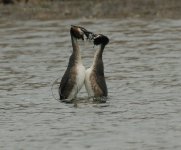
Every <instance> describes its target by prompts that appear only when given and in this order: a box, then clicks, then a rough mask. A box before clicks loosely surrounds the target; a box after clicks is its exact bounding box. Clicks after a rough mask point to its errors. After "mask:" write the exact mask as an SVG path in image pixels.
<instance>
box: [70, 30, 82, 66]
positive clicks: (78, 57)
mask: <svg viewBox="0 0 181 150" xmlns="http://www.w3.org/2000/svg"><path fill="white" fill-rule="evenodd" d="M71 40H72V48H73V53H72V56H71V57H72V59H74V62H75V63H81V54H80V48H79V44H78V41H77V39H76V38H75V37H74V36H73V35H72V34H71Z"/></svg>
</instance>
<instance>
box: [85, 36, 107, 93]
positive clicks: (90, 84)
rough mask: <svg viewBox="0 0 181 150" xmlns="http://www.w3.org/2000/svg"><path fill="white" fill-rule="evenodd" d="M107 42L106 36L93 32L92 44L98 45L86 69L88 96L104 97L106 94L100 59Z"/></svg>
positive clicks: (102, 66)
mask: <svg viewBox="0 0 181 150" xmlns="http://www.w3.org/2000/svg"><path fill="white" fill-rule="evenodd" d="M108 43H109V39H108V37H106V36H104V35H102V34H98V35H96V34H94V45H99V49H98V50H97V51H96V52H95V55H94V60H93V64H92V66H91V67H90V68H89V69H87V70H86V75H85V87H86V90H87V92H88V95H89V97H106V96H107V95H108V91H107V85H106V81H105V77H104V64H103V60H102V54H103V51H104V48H105V46H106V45H107V44H108Z"/></svg>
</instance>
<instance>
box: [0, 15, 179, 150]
mask: <svg viewBox="0 0 181 150" xmlns="http://www.w3.org/2000/svg"><path fill="white" fill-rule="evenodd" d="M71 24H75V25H81V26H83V27H85V28H86V29H88V30H90V31H93V32H95V33H102V34H104V35H107V36H108V37H109V38H110V43H109V44H108V45H107V46H106V48H105V50H104V53H103V61H104V69H105V76H106V82H107V86H108V92H109V97H108V100H107V102H106V103H93V102H91V101H90V100H89V99H88V96H87V93H86V90H85V87H83V88H82V90H81V91H80V93H79V94H78V96H77V100H76V102H74V103H71V104H67V103H62V102H59V101H57V100H56V98H58V92H57V88H58V83H56V84H54V86H52V84H53V83H54V81H55V80H56V79H57V78H58V79H59V80H60V79H61V77H62V75H63V73H64V71H65V69H66V67H67V63H68V59H69V56H70V54H71V52H72V47H71V41H70V34H69V29H70V25H71ZM80 46H81V49H82V59H83V63H84V65H85V66H86V68H88V67H90V65H91V63H92V59H93V55H94V53H95V51H96V48H97V47H96V46H93V44H92V43H91V42H90V41H80ZM51 89H52V90H51ZM52 93H53V94H52ZM0 149H1V150H40V149H41V150H42V149H43V150H50V149H52V150H67V149H68V150H85V149H90V150H119V149H120V150H153V149H154V150H180V149H181V20H131V19H127V20H116V19H102V20H96V19H91V20H89V19H76V20H51V21H36V20H34V21H10V20H6V19H2V18H1V19H0Z"/></svg>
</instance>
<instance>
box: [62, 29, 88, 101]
mask: <svg viewBox="0 0 181 150" xmlns="http://www.w3.org/2000/svg"><path fill="white" fill-rule="evenodd" d="M85 33H86V30H85V29H84V28H82V27H78V26H72V27H71V28H70V35H71V40H72V47H73V52H72V55H71V56H70V58H69V63H68V67H67V69H66V71H65V73H64V75H63V77H62V80H61V82H60V86H59V96H60V100H62V99H70V100H71V99H74V98H75V97H76V96H77V93H78V92H79V91H80V89H81V88H82V86H83V84H84V79H85V67H84V66H83V64H82V60H81V54H80V48H79V45H78V39H82V40H84V34H85ZM85 35H86V34H85Z"/></svg>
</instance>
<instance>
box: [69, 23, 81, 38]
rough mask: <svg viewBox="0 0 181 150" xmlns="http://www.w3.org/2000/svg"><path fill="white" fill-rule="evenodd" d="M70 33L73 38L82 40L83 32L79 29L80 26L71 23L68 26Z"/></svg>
mask: <svg viewBox="0 0 181 150" xmlns="http://www.w3.org/2000/svg"><path fill="white" fill-rule="evenodd" d="M70 33H71V34H72V36H74V37H75V38H77V39H82V40H84V32H83V31H82V30H81V28H80V27H78V26H73V25H72V26H71V28H70Z"/></svg>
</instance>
